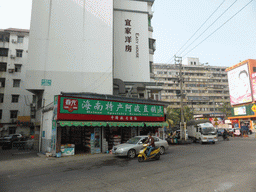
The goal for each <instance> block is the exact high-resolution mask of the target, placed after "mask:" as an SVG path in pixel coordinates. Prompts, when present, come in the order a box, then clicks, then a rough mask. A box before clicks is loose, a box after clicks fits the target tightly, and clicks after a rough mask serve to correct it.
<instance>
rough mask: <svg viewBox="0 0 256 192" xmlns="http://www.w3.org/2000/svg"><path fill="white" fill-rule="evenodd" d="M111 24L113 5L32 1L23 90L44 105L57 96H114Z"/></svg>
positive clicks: (98, 1)
mask: <svg viewBox="0 0 256 192" xmlns="http://www.w3.org/2000/svg"><path fill="white" fill-rule="evenodd" d="M112 25H113V2H112V0H104V1H102V0H96V1H85V2H84V1H82V0H69V1H62V0H56V1H50V0H45V1H37V0H34V1H33V6H32V18H31V29H30V37H29V38H30V40H29V41H30V44H29V58H28V70H27V74H26V79H27V84H26V88H27V89H28V90H30V91H35V90H44V94H43V99H44V101H45V105H47V104H49V103H51V102H53V95H57V94H60V92H61V91H63V92H95V93H105V94H112V90H113V82H112V65H113V62H112V41H113V35H112V32H113V30H112ZM42 79H48V80H51V86H42V85H41V81H42Z"/></svg>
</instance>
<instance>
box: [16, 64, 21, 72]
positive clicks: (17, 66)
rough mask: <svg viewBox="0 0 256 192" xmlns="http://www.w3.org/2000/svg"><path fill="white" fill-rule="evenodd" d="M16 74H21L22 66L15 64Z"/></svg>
mask: <svg viewBox="0 0 256 192" xmlns="http://www.w3.org/2000/svg"><path fill="white" fill-rule="evenodd" d="M15 72H21V64H15Z"/></svg>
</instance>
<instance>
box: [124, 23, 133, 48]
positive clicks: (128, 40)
mask: <svg viewBox="0 0 256 192" xmlns="http://www.w3.org/2000/svg"><path fill="white" fill-rule="evenodd" d="M124 29H125V30H124V33H125V35H126V36H125V43H126V44H125V51H126V52H132V46H131V42H132V36H131V34H132V32H131V31H132V28H131V20H129V19H126V20H125V28H124Z"/></svg>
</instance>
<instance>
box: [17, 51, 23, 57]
mask: <svg viewBox="0 0 256 192" xmlns="http://www.w3.org/2000/svg"><path fill="white" fill-rule="evenodd" d="M22 53H23V50H20V49H17V50H16V57H22Z"/></svg>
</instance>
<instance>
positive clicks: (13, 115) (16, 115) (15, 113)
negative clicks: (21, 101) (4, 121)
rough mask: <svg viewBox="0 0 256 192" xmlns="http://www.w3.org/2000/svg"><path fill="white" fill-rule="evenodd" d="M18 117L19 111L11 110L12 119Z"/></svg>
mask: <svg viewBox="0 0 256 192" xmlns="http://www.w3.org/2000/svg"><path fill="white" fill-rule="evenodd" d="M17 117H18V110H11V111H10V118H11V119H13V118H17Z"/></svg>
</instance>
